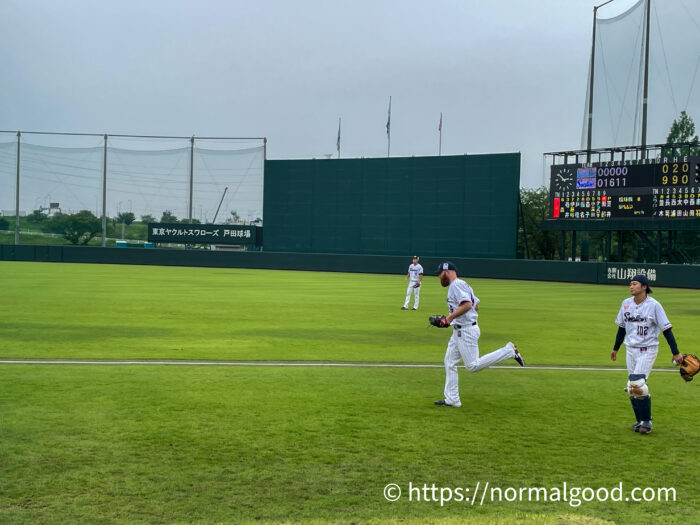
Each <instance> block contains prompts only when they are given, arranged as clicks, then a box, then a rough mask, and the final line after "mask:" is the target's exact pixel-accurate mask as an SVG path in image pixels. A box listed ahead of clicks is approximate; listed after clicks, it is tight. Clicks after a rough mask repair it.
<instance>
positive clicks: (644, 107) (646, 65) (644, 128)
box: [642, 0, 651, 159]
mask: <svg viewBox="0 0 700 525" xmlns="http://www.w3.org/2000/svg"><path fill="white" fill-rule="evenodd" d="M646 3H647V14H646V17H647V20H646V31H645V33H646V35H645V36H646V43H645V44H644V96H643V100H642V158H643V159H645V158H646V156H647V153H646V145H647V100H648V98H649V26H650V23H649V18H650V16H649V15H650V14H651V0H646Z"/></svg>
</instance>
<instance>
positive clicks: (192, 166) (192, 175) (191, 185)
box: [187, 135, 194, 224]
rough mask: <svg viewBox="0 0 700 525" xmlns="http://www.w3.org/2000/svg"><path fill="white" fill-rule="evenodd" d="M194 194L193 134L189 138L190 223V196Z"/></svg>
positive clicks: (189, 218)
mask: <svg viewBox="0 0 700 525" xmlns="http://www.w3.org/2000/svg"><path fill="white" fill-rule="evenodd" d="M193 195H194V135H192V138H190V206H189V212H188V214H187V220H188V222H189V223H190V224H192V198H193Z"/></svg>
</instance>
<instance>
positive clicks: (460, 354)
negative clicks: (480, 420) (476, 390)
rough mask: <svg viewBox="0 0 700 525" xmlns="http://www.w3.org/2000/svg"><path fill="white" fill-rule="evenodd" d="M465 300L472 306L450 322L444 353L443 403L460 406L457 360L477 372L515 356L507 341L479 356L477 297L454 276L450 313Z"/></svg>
mask: <svg viewBox="0 0 700 525" xmlns="http://www.w3.org/2000/svg"><path fill="white" fill-rule="evenodd" d="M465 301H471V303H472V304H473V305H474V306H473V307H472V308H470V309H469V310H467V311H466V313H464V314H463V315H460V316H459V317H456V318H455V319H454V320H453V321H452V336H451V337H450V340H449V342H448V343H447V351H446V352H445V403H447V404H449V405H452V406H457V407H458V406H462V403H461V401H460V399H459V375H458V373H457V364H458V363H459V361H460V360H461V361H463V362H464V366H465V367H466V369H467V370H469V371H470V372H478V371H479V370H483V369H484V368H488V367H490V366H491V365H494V364H496V363H500V362H501V361H504V360H506V359H512V358H513V357H514V356H515V347H514V346H513V345H512V344H511V343H508V344H506V346H504V347H502V348H499V349H498V350H494V351H493V352H490V353H488V354H486V355H484V356H481V357H479V336H480V335H481V330H479V325H478V324H477V318H478V317H479V314H478V313H477V311H476V305H477V304H479V298H478V297H476V296H475V295H474V291H473V290H472V288H471V287H470V286H469V285H468V284H467V283H466V282H464V281H463V280H462V279H455V280H454V281H452V283H450V286H449V287H448V288H447V306H448V308H449V310H450V313H452V312H454V311H455V310H456V309H457V307H458V306H459V305H460V304H462V303H463V302H465Z"/></svg>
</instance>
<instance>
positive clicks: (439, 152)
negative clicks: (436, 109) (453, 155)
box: [438, 111, 442, 155]
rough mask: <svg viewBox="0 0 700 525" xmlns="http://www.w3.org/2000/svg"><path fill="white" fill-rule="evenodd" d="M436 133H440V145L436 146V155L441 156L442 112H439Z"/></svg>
mask: <svg viewBox="0 0 700 525" xmlns="http://www.w3.org/2000/svg"><path fill="white" fill-rule="evenodd" d="M438 131H439V132H440V145H439V146H438V155H442V111H441V112H440V125H439V126H438Z"/></svg>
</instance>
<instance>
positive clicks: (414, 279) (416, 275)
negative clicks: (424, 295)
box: [401, 255, 423, 310]
mask: <svg viewBox="0 0 700 525" xmlns="http://www.w3.org/2000/svg"><path fill="white" fill-rule="evenodd" d="M422 280H423V267H422V266H421V265H420V264H419V263H418V256H417V255H414V256H413V263H412V264H410V265H409V266H408V273H407V274H406V278H405V279H404V281H408V288H407V289H406V301H404V303H403V306H402V307H401V309H402V310H408V303H409V302H410V301H411V294H414V296H415V299H414V301H413V309H414V310H418V305H419V304H420V283H421V281H422Z"/></svg>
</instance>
